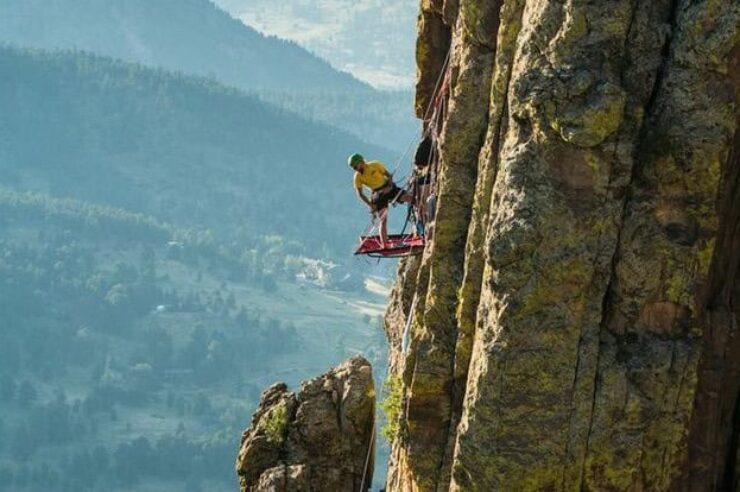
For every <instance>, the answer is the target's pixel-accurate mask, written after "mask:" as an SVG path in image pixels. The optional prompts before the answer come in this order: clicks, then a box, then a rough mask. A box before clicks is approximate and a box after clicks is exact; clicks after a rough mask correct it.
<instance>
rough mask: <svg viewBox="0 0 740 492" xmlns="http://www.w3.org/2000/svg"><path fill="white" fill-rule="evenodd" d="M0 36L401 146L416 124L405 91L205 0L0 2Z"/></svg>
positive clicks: (28, 0) (363, 137)
mask: <svg viewBox="0 0 740 492" xmlns="http://www.w3.org/2000/svg"><path fill="white" fill-rule="evenodd" d="M0 43H10V44H13V45H16V46H20V47H33V48H40V49H44V50H59V49H62V50H72V49H74V50H82V51H88V52H91V53H95V54H100V55H104V56H110V57H113V58H116V59H121V60H125V61H130V62H137V63H141V64H144V65H147V66H152V67H161V68H165V69H167V70H172V71H178V72H182V73H184V74H189V75H198V76H202V77H207V78H210V79H214V80H217V81H218V82H220V83H222V84H225V85H228V86H232V87H236V88H239V89H241V90H244V91H248V92H253V93H255V94H257V95H260V94H262V93H263V92H267V93H269V94H268V95H269V97H270V101H271V102H273V103H275V104H278V105H280V104H282V103H283V102H285V103H286V104H285V106H287V107H289V108H290V109H292V110H297V111H300V112H301V113H302V114H303V115H304V116H305V117H309V118H314V117H315V118H317V119H318V120H319V121H323V122H327V123H330V124H332V125H336V126H338V127H339V128H343V129H346V130H348V131H351V132H352V133H353V134H355V135H356V136H360V137H361V138H362V139H364V140H368V141H371V142H375V143H381V144H382V145H384V146H392V147H395V148H398V147H401V148H402V147H403V146H404V145H405V142H406V141H407V140H408V139H409V138H410V137H411V136H412V135H413V133H414V131H415V128H416V124H415V121H414V118H413V114H412V105H411V103H410V92H389V93H385V92H379V91H376V90H374V89H372V88H371V87H370V86H369V85H367V84H365V83H363V82H360V81H358V80H357V79H355V78H353V77H352V76H350V75H349V74H346V73H343V72H340V71H337V70H335V69H334V68H332V67H331V66H330V65H329V64H328V63H327V62H325V61H324V60H322V59H321V58H318V57H316V56H315V55H313V54H311V53H309V52H308V51H306V50H305V49H303V48H301V47H300V46H298V45H296V44H295V43H293V42H290V41H285V40H282V39H278V38H275V37H271V36H264V35H262V34H260V33H258V32H257V31H255V30H254V29H252V28H250V27H248V26H246V25H244V24H243V23H242V22H240V21H238V20H236V19H233V18H232V17H230V16H229V14H227V13H226V12H224V11H222V10H220V9H219V8H217V7H216V6H215V5H214V4H213V3H211V2H210V1H209V0H3V1H2V2H0ZM303 96H305V97H306V99H305V100H304V102H302V103H301V104H296V103H295V98H296V97H299V98H301V97H303ZM337 97H339V98H340V101H337Z"/></svg>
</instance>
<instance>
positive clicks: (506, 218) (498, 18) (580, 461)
mask: <svg viewBox="0 0 740 492" xmlns="http://www.w3.org/2000/svg"><path fill="white" fill-rule="evenodd" d="M739 23H740V4H738V3H737V2H735V1H733V0H703V1H689V0H611V1H608V2H606V1H601V2H592V1H585V0H563V1H560V2H553V1H546V0H445V1H443V0H436V1H435V0H422V1H421V12H420V16H419V24H418V30H419V40H418V45H417V62H418V85H417V115H418V116H419V117H423V116H424V115H425V114H428V113H427V108H428V106H429V104H430V101H432V100H433V98H434V90H435V86H440V85H441V86H442V87H443V88H444V89H443V90H444V94H443V98H444V108H445V110H444V115H443V118H440V119H437V120H435V121H433V122H428V123H427V124H428V125H434V126H435V130H436V131H438V132H439V134H440V139H439V144H440V159H439V176H438V178H439V184H438V189H437V203H438V205H437V216H436V220H435V224H434V236H433V238H432V240H431V241H430V242H429V244H428V246H427V248H426V250H425V252H424V255H423V256H422V257H419V258H412V259H408V260H406V261H405V262H403V263H402V264H401V266H400V269H399V280H398V283H397V286H396V288H395V290H394V293H393V295H392V299H391V304H390V306H389V309H388V313H387V318H386V325H387V330H388V335H389V340H390V342H391V357H390V362H391V371H392V374H393V375H394V376H392V377H396V378H398V379H399V380H400V381H402V387H403V410H402V412H401V413H400V415H399V429H400V430H399V432H398V435H397V436H396V438H395V441H394V443H393V450H392V455H391V463H390V474H389V477H388V489H389V490H448V489H450V490H540V489H548V490H578V489H582V490H604V489H609V490H644V489H647V490H668V489H676V490H689V489H691V490H720V489H723V488H727V489H729V488H732V487H734V484H736V483H737V469H736V466H737V465H736V462H737V446H738V432H740V424H739V423H738V420H739V419H740V417H739V415H740V411H739V410H738V391H739V388H740V333H739V332H738V319H739V315H740V312H739V311H740V145H739V142H738V134H737V126H738V114H740V112H739V111H738V106H737V105H738V90H739V89H740V66H739V57H740V48H738V24H739ZM448 53H449V61H448V63H446V60H447V59H448ZM447 65H448V66H449V68H448V72H449V73H446V74H441V71H442V70H443V68H444V67H445V66H447ZM445 76H447V77H449V84H438V83H437V81H439V80H444V79H445ZM412 311H413V312H412ZM409 319H410V320H411V329H410V335H411V336H410V340H411V342H410V348H409V350H408V352H407V353H402V349H401V346H402V338H403V330H404V327H405V325H406V322H407V320H409Z"/></svg>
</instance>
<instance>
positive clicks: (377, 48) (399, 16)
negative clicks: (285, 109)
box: [215, 0, 419, 89]
mask: <svg viewBox="0 0 740 492" xmlns="http://www.w3.org/2000/svg"><path fill="white" fill-rule="evenodd" d="M215 2H216V3H217V4H218V5H220V6H221V7H222V8H224V9H226V10H228V11H229V12H231V13H232V15H234V16H235V17H238V18H240V19H242V20H243V21H244V22H245V23H247V24H249V25H250V26H253V27H256V28H257V29H259V30H260V31H262V32H265V33H269V34H274V35H277V36H280V37H281V38H285V39H292V40H294V41H296V42H298V43H299V44H301V45H302V46H305V47H307V48H308V49H310V50H311V51H313V52H314V53H317V54H318V55H319V56H321V57H323V58H325V59H327V60H329V61H330V62H331V63H332V64H333V65H334V66H335V67H338V68H340V69H342V70H346V71H348V72H350V73H352V74H353V75H354V76H355V77H358V78H360V79H362V80H366V81H368V82H370V83H372V84H374V85H376V86H379V87H389V88H407V89H408V88H410V87H411V85H412V82H413V79H414V70H415V63H414V43H415V39H416V33H415V30H414V27H415V25H416V22H415V21H416V15H417V12H418V9H419V2H418V0H323V1H321V2H316V1H315V0H284V1H281V2H275V1H273V0H215Z"/></svg>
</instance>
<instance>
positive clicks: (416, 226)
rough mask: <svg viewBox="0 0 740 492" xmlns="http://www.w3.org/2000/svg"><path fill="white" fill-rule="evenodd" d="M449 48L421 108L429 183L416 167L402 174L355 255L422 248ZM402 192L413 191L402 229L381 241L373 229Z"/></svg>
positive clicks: (431, 205)
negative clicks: (427, 144)
mask: <svg viewBox="0 0 740 492" xmlns="http://www.w3.org/2000/svg"><path fill="white" fill-rule="evenodd" d="M451 51H452V47H450V50H448V51H447V55H446V56H445V59H444V63H443V64H442V68H441V70H440V73H439V76H438V77H437V81H436V83H435V86H434V91H433V92H432V97H431V99H430V101H429V105H428V106H427V108H426V111H425V112H424V118H423V121H424V127H425V128H424V131H423V132H422V135H421V140H422V141H424V140H426V139H427V138H429V139H431V143H430V145H431V148H430V152H429V156H428V162H427V165H426V169H427V177H426V179H427V181H428V183H426V184H420V183H419V182H418V179H419V177H418V176H417V174H416V172H415V171H413V172H411V173H410V174H409V175H406V176H403V177H402V178H401V179H402V180H404V181H405V184H404V186H402V187H400V188H399V191H398V193H397V194H396V195H395V197H393V199H392V200H390V201H389V203H388V206H387V207H385V209H383V211H382V212H381V215H380V217H378V216H377V215H375V214H374V215H373V219H372V220H371V223H370V226H369V227H368V228H367V229H366V230H365V232H364V233H363V234H361V235H360V244H359V246H358V247H357V249H356V250H355V253H354V254H355V255H365V256H368V257H370V258H403V257H406V256H412V255H418V254H421V253H422V252H423V251H424V247H425V245H426V237H427V235H428V233H429V229H430V228H429V226H428V224H430V223H432V222H433V221H434V213H435V210H436V193H435V189H436V185H437V161H438V159H437V157H438V156H437V142H438V140H439V134H438V132H437V128H436V127H437V125H436V124H433V122H435V121H437V120H438V119H439V118H440V116H441V115H442V114H444V113H445V111H446V108H445V102H446V101H445V97H444V96H445V93H446V91H447V88H448V86H449V81H450V71H449V61H450V53H451ZM417 142H418V139H417V138H413V139H412V140H411V142H410V143H409V145H408V147H407V148H406V150H405V151H404V153H403V154H402V155H401V157H400V158H399V159H398V161H396V163H395V166H394V167H393V170H392V172H391V173H390V174H391V176H393V175H394V174H395V172H396V171H397V170H398V168H399V166H400V165H401V163H402V162H403V160H404V159H405V158H406V156H407V155H408V153H409V151H410V150H411V148H412V146H413V145H414V144H415V143H417ZM404 193H407V194H410V195H412V196H413V200H412V203H411V204H409V206H408V213H407V214H406V221H405V222H404V226H403V230H402V231H401V233H400V234H392V235H389V236H388V238H387V241H386V242H385V243H383V242H381V240H380V235H379V234H374V233H375V232H376V229H379V227H380V224H381V223H382V221H383V220H385V218H386V215H387V213H388V210H389V208H390V207H391V206H396V204H397V203H398V200H399V198H400V197H401V196H402V195H403V194H404ZM409 224H412V226H413V231H412V232H408V233H407V232H406V229H407V227H408V226H409ZM378 232H379V231H378Z"/></svg>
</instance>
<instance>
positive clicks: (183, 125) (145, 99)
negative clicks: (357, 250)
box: [0, 48, 389, 252]
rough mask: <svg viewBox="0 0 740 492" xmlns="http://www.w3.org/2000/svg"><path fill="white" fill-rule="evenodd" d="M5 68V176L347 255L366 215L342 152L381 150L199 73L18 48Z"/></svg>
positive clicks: (5, 57)
mask: <svg viewBox="0 0 740 492" xmlns="http://www.w3.org/2000/svg"><path fill="white" fill-rule="evenodd" d="M0 74H2V76H0V106H1V107H3V112H2V114H0V135H1V136H2V138H1V139H0V184H2V183H5V184H6V185H12V186H13V187H15V188H17V189H23V190H26V189H29V190H36V191H41V192H46V193H51V194H52V195H55V196H65V197H66V196H71V197H76V198H79V199H82V200H86V201H92V202H97V203H106V204H110V205H114V206H118V207H122V208H125V209H128V210H132V211H137V212H143V213H147V214H151V215H154V216H156V217H159V218H161V219H163V220H166V221H170V222H174V223H177V224H182V225H187V226H198V227H209V228H212V229H214V230H215V231H217V232H218V233H219V234H221V235H222V237H227V236H228V237H234V236H235V235H237V233H238V232H239V231H241V232H240V233H242V234H247V233H252V234H254V233H257V234H282V235H287V236H290V237H291V238H294V239H299V240H300V241H301V242H303V243H304V244H306V245H310V246H311V247H313V248H322V247H325V248H327V250H332V251H334V252H339V251H341V252H345V251H349V248H350V247H351V245H352V243H353V241H354V240H355V237H356V234H357V230H356V229H358V228H362V227H363V226H364V224H365V222H366V219H365V217H366V215H365V212H364V211H363V208H362V207H360V206H358V204H357V202H356V199H355V198H354V196H353V193H352V190H351V176H350V172H349V170H348V169H347V168H346V164H345V161H346V156H347V155H348V154H349V153H351V152H354V151H361V152H365V153H366V154H367V155H368V156H372V157H379V158H382V159H385V158H387V157H389V152H388V151H384V150H382V149H380V148H376V147H372V146H369V145H367V144H364V143H363V142H361V141H359V140H357V139H356V138H354V137H352V136H350V135H348V134H346V133H343V132H341V131H337V130H335V129H333V128H331V127H328V126H325V125H321V124H316V123H311V122H308V121H304V120H302V119H301V118H298V117H296V116H295V115H294V114H292V113H287V112H284V111H281V110H279V109H276V108H275V107H273V106H270V105H268V104H265V103H263V102H261V101H260V100H258V99H256V98H254V97H251V96H247V95H244V94H242V93H240V92H238V91H236V90H233V89H228V88H225V87H224V86H221V85H219V84H216V83H214V82H211V81H208V80H205V79H195V78H189V77H184V76H182V75H175V74H171V73H168V72H164V71H161V70H152V69H147V68H143V67H141V66H134V65H130V64H125V63H122V62H117V61H113V60H110V59H106V58H100V57H95V56H91V55H86V54H72V53H54V54H49V53H40V52H35V53H31V52H27V51H22V50H16V49H12V48H0ZM244 231H248V232H244Z"/></svg>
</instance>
